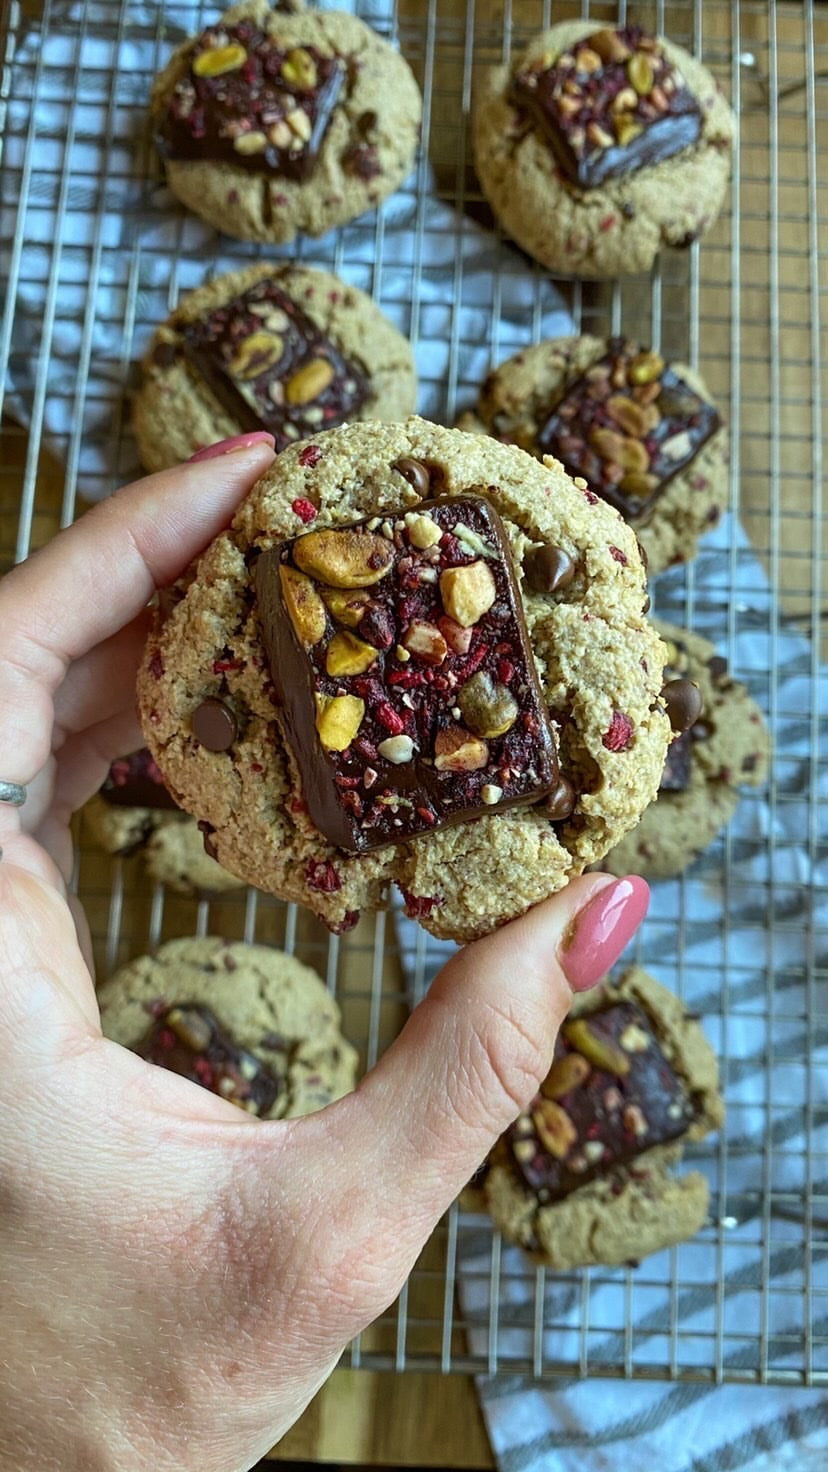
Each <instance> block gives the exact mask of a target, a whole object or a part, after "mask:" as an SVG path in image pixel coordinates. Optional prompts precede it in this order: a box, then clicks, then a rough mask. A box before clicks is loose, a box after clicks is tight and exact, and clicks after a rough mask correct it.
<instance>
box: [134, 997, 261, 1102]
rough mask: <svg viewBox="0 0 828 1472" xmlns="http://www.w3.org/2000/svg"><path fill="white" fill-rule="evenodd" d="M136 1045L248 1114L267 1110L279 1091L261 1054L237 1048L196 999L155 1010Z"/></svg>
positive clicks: (154, 1060)
mask: <svg viewBox="0 0 828 1472" xmlns="http://www.w3.org/2000/svg"><path fill="white" fill-rule="evenodd" d="M138 1051H139V1052H140V1055H141V1057H142V1058H146V1059H147V1061H148V1062H149V1063H157V1064H159V1065H160V1066H161V1068H168V1069H169V1070H170V1071H171V1072H172V1073H178V1074H180V1075H181V1077H182V1078H188V1079H191V1081H192V1082H193V1083H194V1084H201V1085H202V1087H203V1088H205V1089H209V1090H210V1091H211V1093H213V1094H220V1095H221V1097H222V1099H226V1100H227V1102H228V1103H229V1104H237V1105H238V1107H239V1108H240V1109H244V1110H246V1112H247V1113H248V1114H266V1113H267V1112H268V1110H269V1109H270V1108H271V1107H272V1105H273V1103H274V1100H275V1099H276V1097H277V1095H278V1093H279V1085H278V1083H277V1081H276V1079H275V1078H274V1077H273V1075H272V1073H271V1072H270V1071H269V1069H267V1068H266V1067H265V1065H264V1064H263V1063H262V1062H261V1061H260V1059H258V1058H256V1057H255V1056H254V1054H253V1053H248V1052H247V1050H246V1049H245V1048H240V1047H239V1046H238V1044H237V1043H235V1042H234V1041H233V1039H232V1038H231V1037H230V1036H229V1034H228V1033H226V1032H224V1031H222V1029H221V1028H220V1027H219V1024H218V1022H217V1021H216V1019H215V1017H214V1016H213V1013H212V1012H211V1011H210V1010H209V1008H207V1007H201V1006H199V1004H198V1003H197V1002H179V1003H178V1004H177V1005H176V1006H174V1007H166V1008H164V1009H163V1010H161V1011H159V1012H158V1013H157V1014H156V1016H155V1020H154V1022H153V1025H152V1027H151V1029H150V1031H149V1033H148V1035H147V1037H146V1039H145V1040H144V1042H143V1043H142V1045H141V1047H140V1049H138Z"/></svg>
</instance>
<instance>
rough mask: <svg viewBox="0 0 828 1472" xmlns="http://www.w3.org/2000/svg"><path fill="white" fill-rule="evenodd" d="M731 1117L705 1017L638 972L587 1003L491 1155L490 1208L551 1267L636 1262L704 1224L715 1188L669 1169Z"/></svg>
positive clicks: (577, 1008) (581, 1003)
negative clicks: (686, 1148)
mask: <svg viewBox="0 0 828 1472" xmlns="http://www.w3.org/2000/svg"><path fill="white" fill-rule="evenodd" d="M723 1113H724V1111H723V1106H722V1100H721V1097H720V1094H719V1091H718V1069H717V1065H716V1059H715V1056H714V1054H713V1051H712V1049H711V1048H710V1045H709V1044H708V1043H707V1041H706V1039H705V1038H704V1035H703V1033H702V1031H701V1028H700V1027H699V1025H698V1023H697V1022H696V1021H694V1020H693V1019H692V1018H690V1017H688V1016H687V1014H686V1013H685V1010H684V1007H683V1005H682V1003H681V1002H680V1000H679V998H678V997H675V996H674V995H673V994H672V993H671V992H668V991H667V990H666V989H665V988H664V987H661V986H659V985H658V983H657V982H655V981H654V980H653V979H652V977H650V976H648V975H647V974H646V972H644V971H641V970H639V969H638V968H634V969H632V970H630V971H628V972H627V973H626V974H625V975H624V976H622V977H621V978H620V980H619V981H617V982H615V983H609V982H608V983H606V985H605V986H604V987H603V988H602V989H601V990H600V991H598V992H597V993H595V992H591V993H589V994H588V995H586V996H582V997H578V998H577V999H576V1001H575V1004H574V1006H573V1009H572V1012H571V1014H570V1016H569V1019H568V1020H567V1021H566V1022H565V1023H564V1025H563V1027H562V1029H561V1033H560V1036H559V1038H558V1042H557V1044H556V1048H555V1058H554V1061H553V1064H552V1067H551V1069H550V1071H549V1073H548V1075H547V1077H546V1079H545V1080H544V1082H543V1084H542V1085H541V1088H540V1092H539V1093H538V1095H537V1097H536V1098H535V1099H534V1100H533V1102H532V1104H531V1105H530V1107H529V1109H527V1110H526V1111H524V1112H523V1113H522V1114H520V1115H519V1116H518V1118H517V1119H516V1120H515V1123H514V1124H513V1125H512V1126H511V1127H510V1128H509V1129H508V1130H507V1132H506V1134H505V1135H503V1136H502V1137H501V1140H500V1141H499V1142H498V1144H497V1146H496V1147H495V1149H494V1151H493V1152H492V1155H491V1156H490V1160H489V1169H488V1170H487V1172H486V1173H485V1175H484V1179H483V1188H484V1192H485V1198H486V1204H487V1205H488V1207H489V1209H490V1211H491V1213H492V1216H493V1217H494V1220H495V1222H496V1224H497V1226H498V1227H499V1228H500V1230H501V1231H502V1232H503V1233H504V1235H505V1236H507V1237H508V1238H509V1239H510V1240H511V1241H515V1242H518V1243H519V1244H520V1245H521V1246H523V1247H525V1248H526V1249H527V1250H528V1251H530V1252H531V1253H532V1254H533V1256H535V1257H536V1259H537V1260H538V1261H541V1262H544V1263H547V1264H549V1265H550V1266H551V1267H554V1268H558V1269H564V1268H572V1267H578V1266H587V1265H589V1264H590V1263H622V1262H635V1261H638V1259H640V1258H641V1257H643V1256H645V1255H646V1254H647V1253H650V1252H656V1251H658V1250H659V1249H660V1248H662V1247H666V1246H670V1245H672V1244H673V1243H675V1242H680V1241H682V1240H683V1239H684V1238H686V1237H689V1236H692V1235H693V1233H694V1232H696V1231H698V1229H699V1227H701V1226H702V1225H703V1222H704V1220H705V1217H706V1215H707V1202H708V1187H707V1181H706V1180H705V1179H704V1177H703V1176H701V1175H698V1174H691V1175H688V1176H683V1177H680V1178H676V1177H674V1176H673V1175H671V1174H670V1173H669V1167H670V1166H672V1165H674V1164H675V1163H676V1162H677V1161H678V1160H680V1158H681V1153H682V1145H683V1144H684V1142H685V1141H688V1140H699V1139H702V1138H703V1137H704V1136H705V1135H706V1134H708V1133H709V1131H710V1130H713V1129H717V1128H718V1127H719V1125H720V1124H721V1122H722V1118H723Z"/></svg>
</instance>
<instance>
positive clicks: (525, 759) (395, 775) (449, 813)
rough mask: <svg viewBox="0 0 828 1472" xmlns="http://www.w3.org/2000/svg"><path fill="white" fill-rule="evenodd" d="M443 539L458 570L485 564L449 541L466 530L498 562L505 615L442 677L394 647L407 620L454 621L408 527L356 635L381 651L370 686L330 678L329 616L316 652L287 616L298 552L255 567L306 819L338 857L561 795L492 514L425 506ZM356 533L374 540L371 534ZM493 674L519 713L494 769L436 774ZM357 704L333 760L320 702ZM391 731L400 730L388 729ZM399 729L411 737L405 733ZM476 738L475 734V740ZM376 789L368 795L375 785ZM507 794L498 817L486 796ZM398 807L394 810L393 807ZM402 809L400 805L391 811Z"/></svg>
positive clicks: (492, 751) (498, 603)
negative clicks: (472, 683) (438, 756)
mask: <svg viewBox="0 0 828 1472" xmlns="http://www.w3.org/2000/svg"><path fill="white" fill-rule="evenodd" d="M417 510H418V511H422V512H428V514H429V515H430V516H431V517H432V518H433V520H434V521H435V522H437V524H438V526H440V527H441V528H443V537H442V540H441V542H440V544H439V546H438V548H437V555H439V557H440V559H441V564H442V565H440V564H438V565H436V566H435V567H434V571H436V572H437V574H438V576H439V573H440V572H441V571H443V570H445V567H447V566H461V565H464V564H468V563H472V562H475V561H478V560H481V559H480V555H479V553H477V552H473V551H471V550H469V549H468V547H467V546H466V545H464V544H463V543H462V542H461V541H460V540H458V538H457V537H455V536H454V535H453V532H452V528H454V527H455V526H456V525H457V524H458V523H462V524H464V525H465V526H466V527H468V528H470V530H471V531H472V532H474V533H476V534H477V535H479V536H481V537H482V538H483V539H484V541H485V542H486V543H487V544H488V545H489V547H490V548H491V549H492V550H493V552H494V553H495V555H494V556H493V557H489V558H486V559H485V561H486V563H487V565H488V566H489V568H490V570H491V572H492V574H493V576H494V580H495V585H496V599H495V603H494V604H493V606H492V607H491V609H490V610H489V611H488V613H486V614H484V615H483V616H482V617H481V618H480V620H479V621H478V623H477V624H476V625H475V626H474V629H473V631H472V635H471V640H470V644H469V647H468V649H467V650H466V651H465V652H463V653H456V652H453V651H452V650H451V649H448V650H447V652H446V656H445V658H444V660H443V662H442V663H441V664H440V665H439V667H434V668H432V667H430V666H428V665H426V664H424V663H422V662H420V661H419V660H418V659H417V657H416V656H412V657H411V659H410V660H409V661H408V662H399V661H398V659H397V657H396V654H395V648H396V646H397V644H398V643H399V642H400V641H401V640H402V639H403V638H404V635H405V630H406V628H407V627H408V626H409V624H410V623H411V622H417V621H424V622H428V623H431V624H435V623H436V621H437V619H438V618H440V617H442V616H443V615H444V610H443V607H442V603H441V599H440V589H439V583H438V582H437V581H436V580H435V581H434V582H422V581H420V580H419V578H418V575H417V574H418V570H420V569H429V568H431V567H433V566H434V564H433V563H432V562H431V561H429V559H428V554H427V553H425V552H423V551H418V550H417V549H416V548H415V547H413V546H412V545H411V544H410V543H409V540H408V535H407V531H406V527H405V522H404V521H403V520H402V519H397V520H396V521H394V523H393V527H394V542H393V543H391V544H390V545H393V547H394V552H395V556H394V559H393V562H392V564H391V568H390V571H389V572H388V573H387V574H386V575H385V576H384V577H383V578H382V579H381V581H380V582H378V583H376V584H374V585H373V586H372V587H369V588H367V589H366V590H365V591H366V592H367V594H368V595H369V599H370V603H369V609H368V610H367V611H366V614H365V615H364V617H363V620H362V621H361V623H360V624H359V626H358V627H357V628H356V629H355V630H352V632H354V633H355V634H356V635H357V637H359V638H363V639H364V640H365V641H366V642H368V643H372V644H374V646H375V647H378V654H377V658H376V660H375V662H374V663H373V665H372V666H371V668H370V669H368V670H367V671H366V672H365V673H364V674H362V675H354V676H335V677H331V676H329V675H328V674H327V673H326V668H325V659H326V651H327V646H328V643H329V641H330V638H331V637H332V635H333V633H334V632H335V629H336V627H337V626H336V625H335V623H334V622H333V621H332V620H331V618H330V616H328V620H327V626H326V633H325V635H324V637H323V638H322V639H321V640H320V642H319V643H317V644H316V645H314V646H313V647H312V648H311V649H309V650H307V649H305V648H304V647H303V645H302V644H301V643H300V642H299V639H298V638H297V635H296V633H295V630H294V628H293V624H292V622H291V620H290V617H289V615H288V613H287V610H286V608H285V605H284V602H283V598H282V593H281V587H280V580H279V575H278V574H279V566H280V564H281V563H290V561H291V559H292V554H293V549H294V546H295V542H286V543H283V544H282V546H281V547H277V548H276V549H275V550H273V551H271V552H267V553H263V555H262V556H261V557H260V558H259V560H258V562H257V564H256V592H257V598H258V608H259V618H260V622H261V627H262V634H263V638H264V643H265V647H266V649H267V653H268V656H269V661H270V669H271V674H272V678H273V682H274V685H275V687H276V691H277V695H278V699H279V702H280V705H281V717H282V721H283V724H284V728H285V733H286V736H287V740H288V742H289V745H290V747H291V749H292V751H293V754H294V756H295V759H296V762H297V764H298V767H299V771H300V774H301V777H302V785H303V793H304V798H305V801H306V802H307V805H308V811H309V813H310V815H311V817H312V819H313V821H314V823H315V824H316V826H317V828H318V829H319V830H320V832H322V833H323V834H324V835H325V837H326V838H328V839H329V841H330V842H331V843H333V844H335V845H336V846H337V847H339V848H341V849H345V850H347V851H348V852H352V853H360V852H365V851H366V850H369V849H373V848H379V847H382V846H383V845H384V844H388V843H401V842H403V841H404V840H406V839H408V838H413V837H415V836H417V835H419V834H422V833H429V832H434V831H435V830H436V829H438V828H442V827H444V826H446V825H448V824H454V823H462V822H465V821H467V820H468V819H470V818H475V817H479V816H482V815H483V814H490V813H492V812H494V811H500V810H502V809H504V808H507V807H512V806H514V805H516V804H525V803H533V802H538V801H539V800H540V799H541V798H543V797H544V796H545V795H546V794H547V793H548V792H549V791H551V790H552V789H553V788H555V787H557V784H558V777H559V774H558V764H557V753H556V748H555V742H554V737H553V736H552V733H551V730H550V727H549V724H548V721H547V717H546V708H545V703H544V698H543V692H542V690H541V688H540V683H539V681H538V676H537V672H536V670H535V665H534V660H533V658H532V653H531V648H530V645H529V639H528V634H527V631H526V624H525V620H524V617H523V611H522V605H521V599H520V592H519V590H518V587H517V582H516V577H515V571H514V568H513V565H512V558H511V552H510V549H509V547H508V544H507V541H506V536H505V532H504V529H503V526H502V523H501V521H500V518H499V517H498V515H497V512H496V511H495V510H494V508H493V507H492V506H491V505H490V504H489V502H488V501H486V500H485V499H484V498H483V497H478V496H463V497H457V498H454V499H446V500H432V501H424V502H422V503H421V504H420V506H419V507H418V508H417ZM355 529H357V530H363V531H364V530H366V525H365V523H364V522H362V523H359V524H358V526H357V528H355ZM478 671H479V672H481V673H483V674H487V673H490V674H491V675H492V678H493V679H494V680H496V681H497V683H498V684H501V685H504V686H505V687H506V688H507V689H508V691H509V692H510V694H511V695H512V696H513V697H514V699H515V700H516V702H517V706H518V715H517V719H516V720H515V722H514V724H513V726H512V727H511V729H510V730H508V731H507V732H506V733H505V734H503V735H502V736H499V737H493V738H490V739H489V740H488V742H487V745H488V751H489V759H488V761H487V764H486V766H485V767H483V768H482V769H481V770H478V771H462V772H452V771H447V770H443V771H439V770H437V768H436V767H435V766H434V765H432V764H431V757H432V755H433V752H434V742H435V738H436V736H437V733H439V732H441V731H445V730H447V729H449V728H455V729H456V728H457V727H458V726H460V727H462V726H464V725H465V723H464V722H463V721H462V720H460V719H458V717H457V716H456V715H453V714H452V710H453V709H454V710H456V709H457V708H458V707H457V706H456V700H457V698H458V695H459V692H460V691H461V689H462V687H463V686H464V684H465V683H466V682H467V681H468V680H469V679H470V678H471V676H472V675H473V674H474V673H476V672H478ZM317 694H319V695H323V696H324V695H328V696H333V695H336V694H351V695H355V696H356V697H357V698H359V699H361V700H363V701H364V704H365V715H364V717H363V720H362V724H361V726H360V729H359V732H358V734H357V735H356V737H355V738H354V739H353V740H352V742H351V745H350V747H349V748H348V749H347V750H346V751H345V752H341V753H337V752H329V751H326V750H325V749H324V748H323V746H322V744H321V742H320V740H319V737H318V734H317V730H316V724H315V711H316V706H315V696H316V695H317ZM388 722H390V724H388ZM398 723H402V725H400V724H398ZM395 734H406V735H409V736H410V737H411V739H412V740H413V741H414V743H415V753H414V756H413V758H412V759H411V760H409V761H407V762H405V763H403V764H400V765H394V764H392V763H391V762H390V761H387V760H385V759H384V758H383V757H382V756H381V755H379V753H378V746H379V744H380V743H381V742H383V741H384V740H386V739H387V738H388V737H389V736H391V735H395ZM467 734H469V732H468V731H467ZM371 772H374V773H375V774H376V775H375V778H374V779H373V780H372V781H370V780H369V783H368V784H366V780H365V779H366V775H368V777H369V779H370V773H371ZM487 784H488V785H490V786H491V785H493V786H496V787H498V788H500V789H501V793H502V795H501V797H500V798H499V800H498V801H497V803H496V805H492V804H488V803H486V802H485V801H484V800H483V798H482V796H481V791H482V788H483V787H484V786H486V785H487ZM383 799H391V801H383ZM394 799H399V802H396V803H395V801H394Z"/></svg>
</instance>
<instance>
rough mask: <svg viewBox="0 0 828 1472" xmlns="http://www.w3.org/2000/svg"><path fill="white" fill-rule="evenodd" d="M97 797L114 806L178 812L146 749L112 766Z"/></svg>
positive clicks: (143, 748) (124, 757)
mask: <svg viewBox="0 0 828 1472" xmlns="http://www.w3.org/2000/svg"><path fill="white" fill-rule="evenodd" d="M99 795H100V796H101V797H102V798H104V800H105V801H106V802H108V803H111V804H112V805H113V806H114V807H123V808H175V809H176V810H177V809H178V803H177V802H176V801H175V798H174V797H173V796H172V794H171V793H169V792H168V791H167V789H166V787H165V786H164V779H163V777H162V776H161V773H160V772H159V770H158V768H157V766H156V765H155V762H154V761H153V758H152V756H151V755H150V753H149V752H148V751H147V748H146V747H145V746H144V747H142V748H141V750H140V751H134V752H133V753H132V755H131V756H123V757H119V758H118V760H117V761H114V762H113V763H112V766H111V767H110V768H109V776H108V777H107V779H106V781H105V782H104V785H103V787H102V788H101V790H100V794H99Z"/></svg>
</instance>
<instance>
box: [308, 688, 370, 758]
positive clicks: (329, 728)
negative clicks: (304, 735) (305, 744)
mask: <svg viewBox="0 0 828 1472" xmlns="http://www.w3.org/2000/svg"><path fill="white" fill-rule="evenodd" d="M364 715H365V701H364V700H359V699H358V698H357V696H356V695H317V697H316V729H317V731H318V733H319V740H320V741H321V742H322V745H323V746H324V748H325V750H326V751H344V750H345V748H346V747H347V746H350V744H351V742H352V741H353V739H354V737H355V736H356V734H357V731H358V730H359V728H360V726H361V725H362V718H363V716H364Z"/></svg>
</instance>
